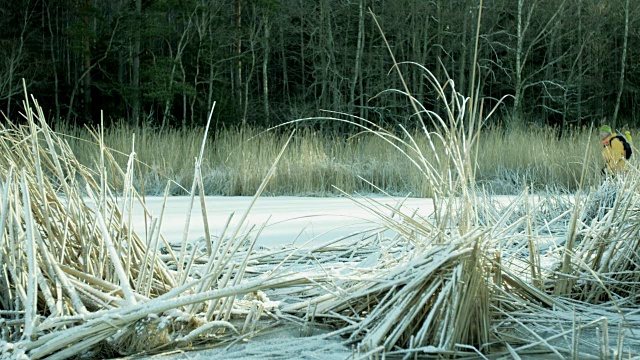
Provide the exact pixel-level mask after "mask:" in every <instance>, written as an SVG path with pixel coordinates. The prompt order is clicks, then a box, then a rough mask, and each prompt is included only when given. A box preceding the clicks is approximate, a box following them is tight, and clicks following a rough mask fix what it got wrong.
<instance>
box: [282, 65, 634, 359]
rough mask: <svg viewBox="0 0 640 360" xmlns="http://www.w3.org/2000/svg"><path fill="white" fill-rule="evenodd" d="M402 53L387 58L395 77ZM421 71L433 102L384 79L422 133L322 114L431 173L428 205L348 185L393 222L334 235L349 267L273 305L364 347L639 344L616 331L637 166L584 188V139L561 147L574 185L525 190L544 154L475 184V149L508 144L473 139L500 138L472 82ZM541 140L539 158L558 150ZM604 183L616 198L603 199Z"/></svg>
mask: <svg viewBox="0 0 640 360" xmlns="http://www.w3.org/2000/svg"><path fill="white" fill-rule="evenodd" d="M391 56H392V57H393V54H392V55H391ZM402 65H403V64H395V66H394V70H396V71H397V72H398V74H399V76H400V77H401V76H402V75H401V72H400V66H402ZM412 65H413V66H420V65H417V64H412ZM423 71H424V77H425V79H426V81H427V82H429V83H430V84H431V85H432V88H433V91H434V93H435V94H436V96H437V98H438V99H440V100H441V101H442V104H441V108H442V109H443V112H442V113H436V112H433V111H431V110H428V109H425V108H424V107H422V105H421V104H419V103H418V102H416V101H415V99H413V98H412V97H411V94H410V93H409V92H408V90H407V89H406V87H405V89H404V90H397V91H390V92H400V93H403V94H404V95H406V96H407V97H409V101H410V102H411V103H412V106H413V107H414V109H415V113H414V114H413V115H414V116H415V117H416V118H418V119H419V121H420V123H421V124H422V131H421V133H419V135H413V134H411V133H410V132H409V131H405V137H399V136H397V135H396V134H395V133H394V132H392V131H389V130H386V129H384V128H381V127H379V126H377V125H376V124H374V123H372V122H368V121H366V119H357V121H349V120H344V119H340V118H333V119H332V120H333V121H346V122H348V123H350V124H351V125H353V126H356V127H360V128H361V130H362V132H364V133H368V134H371V135H373V136H376V137H378V138H379V139H382V140H383V141H384V142H385V143H386V146H388V147H390V148H392V149H393V150H394V151H396V152H397V153H399V154H401V155H402V156H404V157H405V158H406V159H407V160H408V161H409V162H410V163H411V164H412V165H413V167H414V168H415V169H417V170H418V172H419V173H420V174H421V175H422V181H423V182H424V183H425V184H427V185H428V187H429V189H430V191H431V194H432V197H431V198H430V199H425V201H429V202H432V204H433V208H434V211H433V214H432V215H430V216H428V217H419V216H416V215H415V214H414V213H412V212H411V211H410V209H407V210H408V211H407V210H404V209H403V208H402V204H399V205H398V206H397V207H391V206H387V205H383V204H381V203H379V202H378V201H376V200H375V199H372V198H366V197H365V198H364V199H355V198H354V199H353V200H354V201H356V203H357V204H358V205H360V206H361V207H363V208H365V209H367V210H368V211H370V212H372V213H374V214H376V215H378V217H379V219H380V223H381V224H382V225H383V226H384V227H385V228H386V229H390V230H394V233H395V234H397V235H396V236H394V237H393V238H390V239H379V238H378V239H376V240H373V241H363V242H361V243H358V244H352V245H351V247H348V250H346V249H342V250H340V249H336V250H335V251H336V254H340V251H344V253H343V254H344V255H343V256H348V259H349V260H346V259H345V260H344V261H351V262H352V264H351V267H352V268H353V269H354V270H353V271H352V272H339V273H338V275H337V276H336V277H335V278H334V280H333V282H332V283H331V284H330V285H328V286H329V289H328V290H327V291H322V292H313V291H307V292H304V293H303V294H302V297H303V300H302V301H299V302H294V303H291V304H289V305H287V306H285V307H284V309H283V310H284V311H287V312H291V313H294V314H305V315H304V316H305V317H308V316H309V313H311V314H312V316H313V318H314V319H316V321H320V322H323V323H327V324H330V325H332V326H333V327H334V328H335V331H334V332H333V333H332V334H340V335H341V336H343V337H345V344H350V345H352V346H355V347H356V348H357V351H358V353H359V355H360V356H361V357H362V358H370V357H376V358H377V357H379V356H382V357H383V358H384V357H385V356H387V355H388V356H399V357H403V358H412V357H419V356H426V357H428V358H466V357H469V358H489V357H508V358H521V357H522V356H540V355H542V356H553V357H557V358H568V357H571V358H574V359H578V358H579V359H583V358H612V357H616V358H623V357H626V356H627V355H628V356H629V357H631V356H637V355H639V351H638V349H639V348H640V347H639V346H640V343H639V342H638V341H636V340H634V339H633V337H632V338H631V339H627V337H626V334H630V333H631V332H632V331H633V329H634V328H636V327H637V326H638V325H640V316H638V311H637V310H635V309H634V307H635V306H637V305H638V303H637V301H638V295H637V294H638V290H639V289H640V283H639V282H638V277H637V275H636V274H637V264H638V263H640V258H639V257H638V252H637V251H636V250H637V245H638V244H637V241H636V240H635V238H636V237H637V236H636V235H637V233H636V232H637V224H636V223H637V221H636V220H637V219H635V217H634V216H633V214H634V213H635V210H637V208H638V207H639V205H640V202H638V199H637V195H635V194H636V190H637V188H638V186H637V178H638V173H637V172H635V171H633V169H632V171H631V172H630V173H629V174H627V175H625V176H624V177H621V178H619V179H618V180H616V181H607V182H605V185H604V191H601V189H603V187H599V188H594V191H587V190H588V187H586V185H585V184H588V183H587V181H586V180H585V179H588V178H589V177H590V176H591V174H590V172H591V171H592V169H590V168H589V161H590V160H588V159H589V156H591V155H593V154H592V150H591V148H592V147H591V146H590V141H585V142H584V143H583V144H582V145H583V146H584V147H583V148H582V150H581V152H580V153H581V156H580V157H576V158H574V159H572V160H571V159H570V160H569V162H571V161H573V162H575V164H576V168H575V169H573V170H572V171H574V172H569V173H568V174H570V175H571V177H573V180H572V183H573V186H575V187H576V188H577V189H579V191H578V192H577V195H576V196H575V198H573V199H571V198H567V196H566V195H565V196H564V197H563V196H560V195H558V194H546V195H542V196H538V195H534V194H532V187H531V183H532V182H534V181H533V179H535V178H536V177H539V178H542V179H544V178H545V176H551V177H552V176H553V175H551V174H545V173H543V172H541V173H536V172H535V171H537V170H536V169H544V166H542V164H536V163H533V164H530V165H533V166H532V167H530V168H529V169H532V170H531V171H533V172H532V173H531V174H524V175H526V176H524V177H522V178H515V179H513V180H515V185H518V186H520V187H522V189H523V191H521V193H520V195H519V196H518V197H516V198H515V199H513V200H512V201H511V202H510V204H508V205H507V206H496V204H495V203H494V201H492V200H491V199H490V198H488V197H486V191H483V189H482V188H481V187H480V186H478V174H479V168H480V164H481V160H480V159H481V157H482V156H496V157H499V156H505V155H504V154H503V153H500V152H498V151H496V152H494V153H493V154H491V153H483V154H482V155H480V154H481V153H482V150H481V149H483V147H482V145H481V141H486V140H487V139H489V140H490V141H491V140H492V141H493V142H494V143H496V144H498V146H497V147H496V149H504V145H506V141H507V140H501V138H494V139H491V137H483V136H482V132H483V130H482V124H483V123H484V121H485V120H486V119H487V118H488V117H489V116H490V115H491V110H489V111H487V112H486V113H485V111H484V109H483V107H482V102H481V101H480V100H479V98H478V97H477V92H475V93H472V94H471V96H469V97H467V96H463V95H461V94H459V93H457V92H456V91H455V87H454V83H453V81H452V80H447V81H445V82H444V83H443V84H440V83H439V82H438V80H437V79H436V78H435V76H434V75H433V74H432V73H431V72H429V71H428V70H427V69H424V68H423ZM302 121H304V120H302ZM362 123H365V124H366V125H359V124H362ZM427 125H429V127H427ZM429 128H430V129H433V130H429ZM491 135H494V134H491ZM510 135H512V138H515V139H516V140H520V141H523V140H524V138H520V139H518V138H517V136H516V135H518V134H517V133H512V134H510ZM539 140H540V142H539V143H538V144H536V146H538V152H539V153H542V154H543V155H544V153H545V151H546V150H547V149H549V148H551V146H550V145H556V144H557V141H558V140H557V138H555V136H549V135H547V134H544V135H543V134H541V137H540V138H539ZM420 141H423V142H426V147H424V148H426V149H427V151H425V150H423V149H424V148H423V147H421V146H420V143H419V142H420ZM500 146H502V148H501V147H500ZM556 147H558V146H556ZM569 148H570V147H569V146H563V145H560V149H563V150H567V151H568V150H569ZM429 149H430V150H431V151H428V150H429ZM585 149H586V151H585ZM547 153H548V155H545V156H544V158H545V159H547V160H551V159H555V156H556V154H555V153H551V152H547ZM506 156H510V157H511V158H513V160H505V161H507V162H509V161H514V164H515V163H517V161H518V160H520V161H521V160H522V159H524V158H527V157H526V155H525V153H524V152H523V151H519V152H516V153H513V154H507V155H506ZM558 157H559V156H558ZM563 158H564V159H565V160H567V158H566V156H563ZM557 161H559V159H558V160H557ZM538 165H540V167H537V166H538ZM578 165H579V166H578ZM566 167H568V166H566V165H565V168H566ZM344 195H347V196H348V194H346V193H345V194H344ZM611 196H613V199H615V200H613V201H607V199H609V197H611ZM598 202H599V204H600V205H598V208H597V209H594V208H593V206H592V204H594V203H598ZM373 249H379V250H378V251H375V250H373ZM634 249H635V250H634ZM356 254H362V255H361V256H359V257H358V256H356ZM323 266H324V265H323ZM612 327H615V330H611V328H612ZM612 343H613V344H614V346H612Z"/></svg>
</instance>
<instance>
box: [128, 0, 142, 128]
mask: <svg viewBox="0 0 640 360" xmlns="http://www.w3.org/2000/svg"><path fill="white" fill-rule="evenodd" d="M135 24H136V28H135V30H134V33H133V34H134V35H133V65H132V68H131V87H132V88H133V95H132V99H131V119H130V121H129V123H130V124H131V126H134V127H137V126H138V125H139V124H140V42H141V35H140V33H141V32H142V0H136V22H135Z"/></svg>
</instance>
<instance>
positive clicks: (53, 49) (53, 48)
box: [47, 4, 60, 121]
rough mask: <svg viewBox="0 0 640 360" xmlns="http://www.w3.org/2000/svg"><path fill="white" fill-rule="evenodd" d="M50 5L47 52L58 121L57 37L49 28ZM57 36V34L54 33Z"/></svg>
mask: <svg viewBox="0 0 640 360" xmlns="http://www.w3.org/2000/svg"><path fill="white" fill-rule="evenodd" d="M49 6H50V4H47V19H48V21H47V26H48V28H49V36H50V38H49V51H50V54H51V71H52V73H53V86H54V87H53V99H54V103H55V107H56V118H55V120H56V121H57V120H59V119H60V98H59V96H60V90H59V89H60V86H59V80H58V62H57V61H56V46H55V39H57V37H56V36H55V35H54V33H53V27H52V26H51V11H50V9H49ZM57 23H58V22H57V17H56V28H57ZM56 34H57V32H56Z"/></svg>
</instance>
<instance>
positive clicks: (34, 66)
mask: <svg viewBox="0 0 640 360" xmlns="http://www.w3.org/2000/svg"><path fill="white" fill-rule="evenodd" d="M478 7H479V1H478V0H316V1H309V0H127V1H125V0H110V1H101V0H3V1H2V6H1V7H0V15H1V16H0V29H1V31H0V52H1V55H0V56H1V58H2V61H3V63H2V66H1V67H0V99H1V101H2V102H1V103H0V105H1V107H0V109H1V110H2V111H3V112H4V113H5V114H8V115H9V116H10V117H11V118H16V116H17V112H18V111H20V107H19V104H20V103H19V100H20V99H21V98H22V96H21V95H20V94H21V93H22V91H23V90H22V78H24V79H25V80H26V83H27V87H28V89H29V92H30V93H33V94H35V95H36V97H37V98H38V100H39V102H40V104H41V105H43V107H44V108H45V109H47V111H49V113H48V115H49V117H50V118H58V119H66V120H68V121H71V122H76V123H78V124H86V123H89V124H91V123H96V122H97V121H98V119H99V114H100V111H101V110H104V113H105V118H106V119H107V120H108V121H119V119H124V120H125V121H127V122H128V123H130V124H132V125H140V124H142V123H143V122H144V123H147V124H148V125H152V126H154V127H164V126H191V125H201V124H203V123H204V122H205V121H206V117H207V115H208V112H209V109H210V108H211V104H212V102H213V101H217V104H218V105H217V112H216V125H217V126H221V125H222V124H226V125H232V124H237V123H240V122H246V123H247V124H252V125H257V126H266V125H272V124H276V123H280V122H282V121H284V120H290V119H293V118H298V117H303V116H308V115H317V114H318V113H319V110H320V109H328V110H334V111H340V112H345V113H349V114H353V115H358V116H362V117H364V118H368V119H371V120H374V121H378V122H379V121H390V120H400V121H410V120H411V119H409V118H408V116H407V115H408V114H410V113H411V112H412V110H409V107H408V103H407V100H406V98H404V97H403V96H401V95H399V94H387V95H383V96H379V97H375V95H377V94H378V93H380V92H381V91H384V90H385V89H393V88H395V89H400V88H401V84H400V82H399V79H398V76H396V74H393V75H392V76H389V75H388V73H389V71H390V70H391V68H392V59H391V57H390V55H389V53H388V50H387V49H386V47H385V43H384V40H383V39H382V37H381V34H380V32H379V31H378V29H377V27H376V25H375V23H374V21H373V17H372V16H371V15H370V14H369V13H368V9H369V8H370V9H371V10H372V11H373V13H375V14H376V16H377V17H378V19H379V22H380V24H381V26H382V28H383V30H384V33H385V35H386V37H387V39H388V41H389V44H390V46H391V49H392V51H393V53H394V54H395V57H396V59H397V60H398V61H411V62H415V63H416V64H420V65H421V66H424V67H426V68H427V69H429V70H431V71H433V73H434V74H435V76H436V77H437V78H438V79H439V80H441V81H442V80H445V79H446V78H447V76H449V77H451V78H453V79H454V80H455V83H456V89H457V90H458V91H459V92H461V93H463V94H468V93H469V87H470V86H471V70H472V68H473V65H472V64H473V63H474V47H475V38H476V29H477V19H478V13H479V11H478V10H479V9H478ZM478 48H479V51H478V58H477V64H478V74H479V84H480V85H479V87H480V89H481V93H482V96H483V97H487V98H490V99H499V98H501V97H502V96H504V95H507V94H511V95H513V97H512V98H509V99H508V100H507V102H506V105H505V106H504V107H503V108H502V113H501V114H502V116H500V117H498V119H500V120H499V121H501V122H504V125H507V126H511V125H514V124H518V125H522V124H525V122H533V123H536V124H538V125H544V124H550V125H561V126H567V125H584V124H590V123H591V122H599V121H600V120H601V119H602V118H603V117H607V118H608V119H609V121H610V122H613V123H614V124H615V122H616V121H617V122H618V123H620V122H624V123H626V124H628V125H632V126H633V125H637V124H635V123H633V119H638V118H639V117H638V114H639V113H640V104H638V101H639V100H640V97H639V96H638V95H637V94H638V86H639V83H640V61H639V59H640V2H639V1H636V0H485V1H484V3H483V9H482V22H481V27H480V37H479V43H478ZM401 70H402V71H403V74H404V76H405V78H406V79H407V83H408V86H409V88H410V91H411V92H412V93H413V94H414V96H415V97H416V98H417V99H418V100H420V101H421V102H423V103H424V104H425V106H426V107H427V108H431V107H433V106H435V105H434V104H435V103H436V100H437V99H436V98H435V95H434V93H433V91H431V90H430V89H431V86H430V85H429V83H428V81H426V79H425V78H424V77H423V76H422V74H423V70H421V69H420V68H419V66H416V65H402V67H401ZM477 84H478V83H477ZM512 115H516V116H512ZM514 119H517V120H514Z"/></svg>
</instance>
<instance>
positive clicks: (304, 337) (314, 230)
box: [133, 196, 508, 360]
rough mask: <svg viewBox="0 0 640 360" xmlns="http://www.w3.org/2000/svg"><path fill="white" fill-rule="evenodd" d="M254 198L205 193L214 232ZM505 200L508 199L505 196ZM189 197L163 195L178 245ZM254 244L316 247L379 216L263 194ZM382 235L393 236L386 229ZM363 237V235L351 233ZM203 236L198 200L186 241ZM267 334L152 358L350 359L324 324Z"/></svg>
mask: <svg viewBox="0 0 640 360" xmlns="http://www.w3.org/2000/svg"><path fill="white" fill-rule="evenodd" d="M251 200H252V197H222V196H209V197H206V206H207V215H208V223H209V227H210V230H211V234H212V236H214V237H215V236H220V234H221V233H222V231H223V228H224V225H225V224H226V222H227V220H228V219H229V216H230V215H233V217H232V220H231V222H230V225H229V226H230V228H233V227H235V226H236V225H237V223H238V222H239V221H240V219H241V217H242V215H243V214H244V212H246V211H247V208H248V207H249V205H250V203H251ZM376 201H379V202H380V203H382V204H387V205H390V206H393V207H395V206H397V205H398V203H399V202H402V205H403V207H404V211H411V212H412V211H416V213H417V214H419V215H423V216H427V215H429V214H430V213H431V212H432V211H433V205H432V202H431V200H430V199H418V198H406V199H404V198H382V197H380V198H376ZM504 201H508V199H507V198H506V197H505V199H504ZM162 203H163V198H161V197H147V198H146V206H147V208H148V209H149V210H150V211H151V212H152V213H153V214H154V215H156V216H158V215H159V214H160V211H161V209H162ZM189 206H190V198H189V197H170V198H168V200H167V206H166V210H165V220H164V221H163V223H162V229H161V231H162V233H163V235H164V236H165V238H166V239H167V240H168V241H169V242H171V243H173V244H178V243H180V242H181V241H182V237H183V233H184V228H185V223H186V218H187V213H188V209H189ZM141 210H142V209H141V208H140V205H137V208H135V209H134V211H133V216H134V224H135V225H134V228H135V230H136V231H138V232H139V233H140V234H141V235H144V234H146V232H145V227H144V223H145V221H144V217H143V215H142V214H143V211H141ZM263 224H266V226H265V228H264V229H263V230H262V232H261V233H260V235H259V237H258V240H257V242H256V246H262V247H268V248H272V247H278V246H287V245H296V246H303V247H314V246H319V245H322V244H326V243H327V242H330V241H334V240H336V239H339V238H341V237H344V236H349V235H352V234H358V233H360V232H365V233H367V232H368V231H377V230H378V229H379V227H380V225H379V223H378V218H377V217H376V216H375V215H374V214H372V213H370V212H369V211H367V210H364V209H362V208H361V207H359V206H358V205H357V204H356V203H355V202H354V201H352V200H351V199H348V198H344V197H333V198H318V197H287V196H282V197H261V198H259V199H258V201H257V203H256V204H255V205H254V206H253V208H252V209H251V211H250V213H249V217H248V218H247V220H246V221H245V224H244V225H243V228H244V229H245V230H246V231H248V230H249V229H251V227H254V228H260V227H261V226H262V225H263ZM384 235H385V236H387V235H389V236H391V235H393V234H392V233H391V232H390V231H387V233H386V234H384ZM354 236H362V235H354ZM203 237H204V225H203V220H202V214H201V212H200V204H199V202H198V201H196V203H195V204H194V211H193V212H192V214H191V219H190V225H189V237H188V240H189V241H191V242H192V241H195V240H197V239H201V238H203ZM265 331H266V332H265V333H263V334H258V336H256V337H255V338H253V339H246V340H245V341H240V342H238V343H235V344H232V345H230V346H221V347H216V348H215V349H209V350H198V351H194V352H183V351H175V352H170V353H167V354H165V355H158V356H156V357H155V358H158V357H162V358H171V359H210V358H216V359H327V360H332V359H335V360H339V359H346V358H351V357H352V356H353V352H352V350H351V349H349V348H347V347H344V346H342V345H341V344H340V341H339V338H336V337H329V338H328V339H327V338H325V335H326V334H327V331H326V330H323V329H302V328H300V327H296V326H291V325H283V326H279V327H276V328H271V327H268V328H267V329H265Z"/></svg>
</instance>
